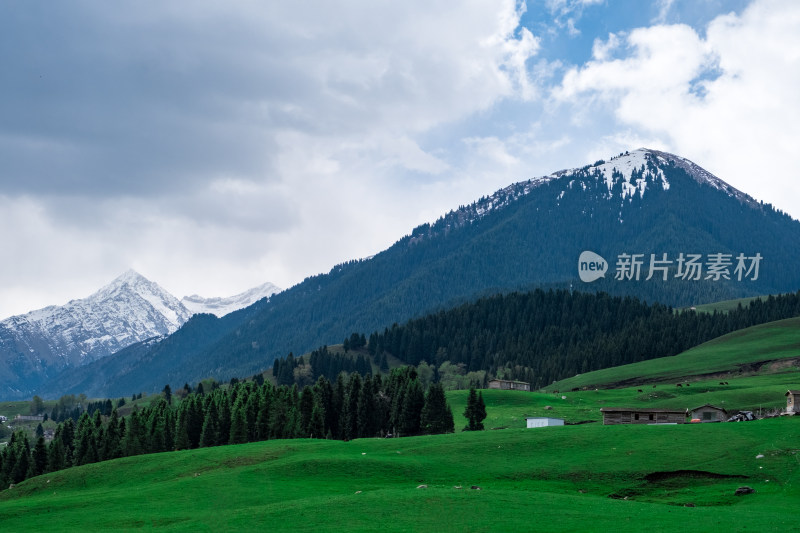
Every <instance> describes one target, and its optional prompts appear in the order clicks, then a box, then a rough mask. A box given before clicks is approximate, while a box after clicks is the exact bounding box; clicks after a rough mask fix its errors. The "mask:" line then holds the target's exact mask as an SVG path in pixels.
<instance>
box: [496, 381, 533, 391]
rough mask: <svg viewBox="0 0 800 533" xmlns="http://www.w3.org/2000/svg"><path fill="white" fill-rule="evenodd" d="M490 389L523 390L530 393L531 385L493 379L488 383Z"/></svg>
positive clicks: (522, 382)
mask: <svg viewBox="0 0 800 533" xmlns="http://www.w3.org/2000/svg"><path fill="white" fill-rule="evenodd" d="M489 388H490V389H500V390H524V391H528V392H530V390H531V384H530V383H525V382H524V381H511V380H508V379H493V380H491V381H490V382H489Z"/></svg>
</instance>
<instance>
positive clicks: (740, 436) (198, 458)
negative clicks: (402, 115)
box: [0, 392, 800, 531]
mask: <svg viewBox="0 0 800 533" xmlns="http://www.w3.org/2000/svg"><path fill="white" fill-rule="evenodd" d="M514 394H519V393H514V392H503V393H501V394H500V395H499V396H498V398H500V397H504V396H508V397H509V398H511V397H512V395H514ZM488 409H489V410H491V409H492V407H490V406H489V407H488ZM799 452H800V417H785V418H781V419H770V420H763V421H756V422H749V423H739V424H733V423H731V424H696V425H682V426H601V425H597V424H589V425H580V426H564V427H555V428H542V429H530V430H526V429H507V430H502V431H484V432H475V433H456V434H451V435H438V436H431V437H412V438H405V439H361V440H355V441H351V442H339V441H311V440H293V441H270V442H264V443H254V444H246V445H240V446H224V447H219V448H206V449H200V450H191V451H182V452H171V453H163V454H156V455H150V456H140V457H132V458H126V459H121V460H116V461H110V462H105V463H99V464H93V465H87V466H83V467H79V468H73V469H69V470H65V471H61V472H57V473H54V474H49V475H44V476H40V477H37V478H33V479H30V480H28V481H25V482H23V483H22V484H20V485H19V486H17V487H15V488H14V489H11V490H7V491H4V492H2V493H0V528H1V529H2V530H3V531H35V530H45V529H56V530H58V531H107V530H112V529H113V530H128V531H132V530H152V529H162V528H163V529H166V530H171V531H219V530H223V531H224V530H256V529H264V530H274V531H320V530H321V531H377V530H383V531H605V530H608V529H614V530H618V531H642V530H644V529H646V528H650V529H654V530H656V531H687V530H688V531H721V530H726V531H792V530H793V528H795V529H796V528H797V526H798V521H797V513H796V504H797V502H798V501H800V455H798V453H799ZM758 455H763V456H764V457H763V458H758V459H757V458H756V456H758ZM423 484H424V485H427V488H418V487H419V485H423ZM473 485H474V486H479V487H480V489H481V490H473V489H471V488H470V487H471V486H473ZM742 485H747V486H750V487H752V488H754V489H755V491H756V492H755V493H754V494H750V495H746V496H735V495H734V491H735V490H736V488H737V487H739V486H742ZM457 487H460V488H457ZM687 504H691V505H694V507H686V505H687Z"/></svg>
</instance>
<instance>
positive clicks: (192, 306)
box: [181, 283, 281, 317]
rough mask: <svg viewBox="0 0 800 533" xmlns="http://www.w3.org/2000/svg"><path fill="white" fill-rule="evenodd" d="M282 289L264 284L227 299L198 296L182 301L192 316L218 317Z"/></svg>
mask: <svg viewBox="0 0 800 533" xmlns="http://www.w3.org/2000/svg"><path fill="white" fill-rule="evenodd" d="M280 291H281V289H280V288H278V287H277V286H276V285H273V284H272V283H264V284H263V285H259V286H258V287H254V288H252V289H250V290H248V291H245V292H243V293H241V294H237V295H236V296H229V297H227V298H219V297H217V298H203V297H202V296H198V295H196V294H194V295H192V296H184V297H183V298H182V299H181V303H182V304H183V306H184V307H185V308H186V309H188V310H189V311H190V312H191V313H192V314H198V313H209V314H212V315H215V316H218V317H221V316H225V315H227V314H229V313H232V312H234V311H236V310H238V309H242V308H243V307H247V306H249V305H252V304H253V303H255V302H257V301H258V300H260V299H262V298H269V297H270V296H272V295H273V294H276V293H278V292H280Z"/></svg>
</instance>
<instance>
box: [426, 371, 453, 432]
mask: <svg viewBox="0 0 800 533" xmlns="http://www.w3.org/2000/svg"><path fill="white" fill-rule="evenodd" d="M420 426H421V429H422V432H423V433H425V434H427V435H435V434H439V433H452V432H453V431H455V424H454V422H453V412H452V411H451V410H450V406H449V405H447V399H446V398H445V395H444V388H443V387H442V385H441V383H433V384H431V386H430V387H429V388H428V394H427V396H426V397H425V406H424V407H423V408H422V414H421V416H420Z"/></svg>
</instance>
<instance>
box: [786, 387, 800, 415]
mask: <svg viewBox="0 0 800 533" xmlns="http://www.w3.org/2000/svg"><path fill="white" fill-rule="evenodd" d="M786 412H787V413H789V414H791V415H793V414H795V413H800V390H790V391H786Z"/></svg>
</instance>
